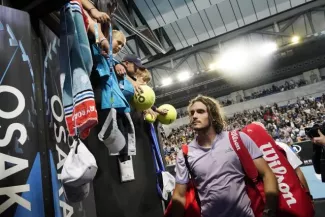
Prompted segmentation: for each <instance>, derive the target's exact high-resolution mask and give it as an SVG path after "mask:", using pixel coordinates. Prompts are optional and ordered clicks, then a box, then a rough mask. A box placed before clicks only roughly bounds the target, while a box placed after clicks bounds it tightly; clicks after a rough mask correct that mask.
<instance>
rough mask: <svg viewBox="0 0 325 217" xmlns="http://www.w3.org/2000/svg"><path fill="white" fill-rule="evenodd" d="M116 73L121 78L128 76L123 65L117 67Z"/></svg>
mask: <svg viewBox="0 0 325 217" xmlns="http://www.w3.org/2000/svg"><path fill="white" fill-rule="evenodd" d="M115 71H116V73H117V74H118V75H119V76H124V75H125V74H126V70H125V68H124V66H122V64H117V65H115Z"/></svg>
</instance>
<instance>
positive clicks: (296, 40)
mask: <svg viewBox="0 0 325 217" xmlns="http://www.w3.org/2000/svg"><path fill="white" fill-rule="evenodd" d="M299 41H300V37H299V36H297V35H295V36H292V38H291V42H292V44H297V43H298V42H299Z"/></svg>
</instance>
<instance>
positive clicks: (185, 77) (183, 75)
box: [177, 71, 191, 81]
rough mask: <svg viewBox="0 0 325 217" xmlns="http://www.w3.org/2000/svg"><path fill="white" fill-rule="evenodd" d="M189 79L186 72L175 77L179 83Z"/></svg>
mask: <svg viewBox="0 0 325 217" xmlns="http://www.w3.org/2000/svg"><path fill="white" fill-rule="evenodd" d="M190 77H191V75H190V73H189V72H188V71H184V72H181V73H179V74H178V75H177V79H178V80H179V81H186V80H188V79H189V78H190Z"/></svg>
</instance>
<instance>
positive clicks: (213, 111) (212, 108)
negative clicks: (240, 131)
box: [187, 95, 226, 134]
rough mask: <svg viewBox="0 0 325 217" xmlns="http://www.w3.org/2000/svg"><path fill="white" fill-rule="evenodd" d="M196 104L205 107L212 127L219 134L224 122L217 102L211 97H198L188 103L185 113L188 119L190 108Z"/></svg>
mask: <svg viewBox="0 0 325 217" xmlns="http://www.w3.org/2000/svg"><path fill="white" fill-rule="evenodd" d="M196 102H201V103H203V104H204V105H205V106H206V107H207V111H208V114H209V121H210V123H211V124H212V125H213V126H214V129H215V131H216V133H217V134H219V133H221V132H222V131H223V129H224V127H225V123H226V122H225V118H224V114H223V111H222V109H221V106H220V104H219V102H218V101H217V100H215V99H213V98H211V97H208V96H202V95H198V96H197V97H195V98H194V99H192V100H191V101H190V103H189V105H188V107H187V111H188V114H189V116H190V117H191V114H190V108H191V107H192V106H193V104H194V103H196Z"/></svg>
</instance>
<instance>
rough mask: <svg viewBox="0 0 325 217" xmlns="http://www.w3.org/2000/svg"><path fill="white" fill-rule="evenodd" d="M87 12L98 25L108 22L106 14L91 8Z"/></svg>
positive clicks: (108, 18)
mask: <svg viewBox="0 0 325 217" xmlns="http://www.w3.org/2000/svg"><path fill="white" fill-rule="evenodd" d="M89 12H90V16H91V17H92V18H93V19H95V20H96V21H97V22H99V23H108V22H109V21H110V17H109V16H108V14H106V13H104V12H101V11H98V10H97V9H96V8H92V9H91V10H90V11H89Z"/></svg>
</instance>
